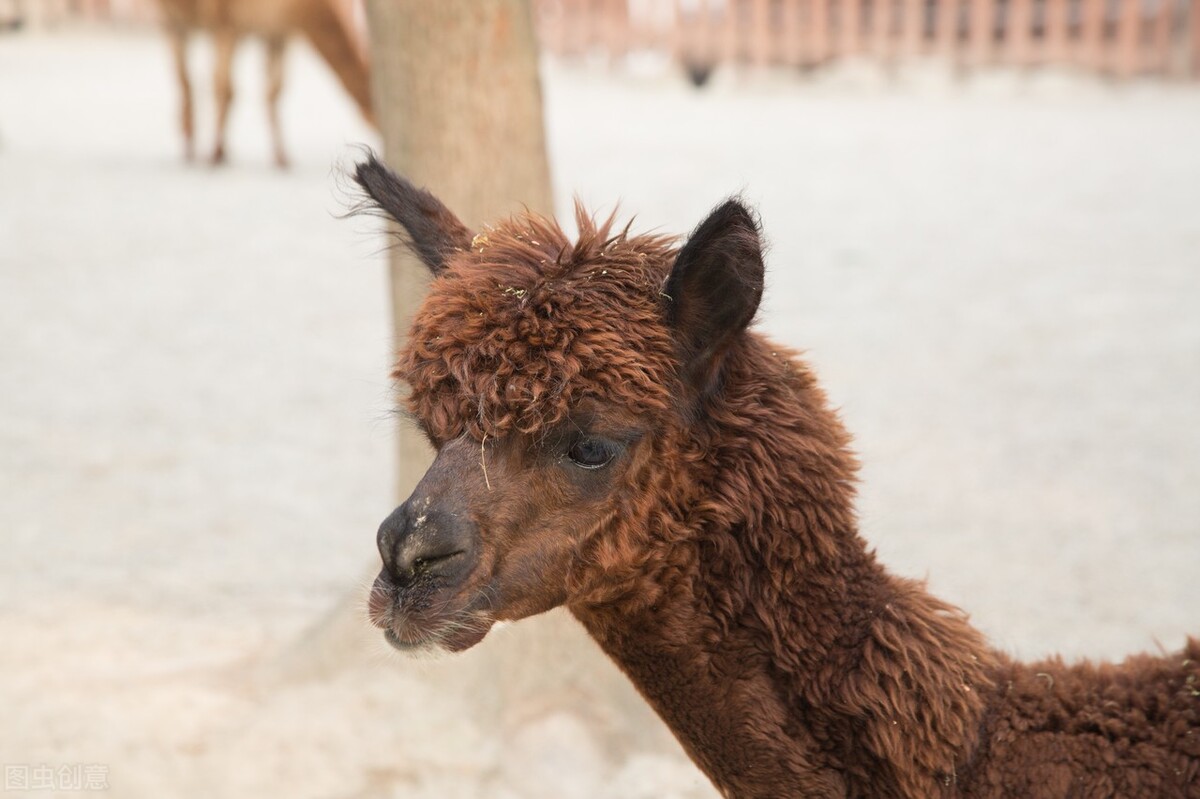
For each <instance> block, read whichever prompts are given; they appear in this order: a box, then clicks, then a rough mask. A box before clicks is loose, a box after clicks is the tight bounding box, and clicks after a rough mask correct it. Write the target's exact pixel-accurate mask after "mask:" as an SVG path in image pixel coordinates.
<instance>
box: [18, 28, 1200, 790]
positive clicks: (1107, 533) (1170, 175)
mask: <svg viewBox="0 0 1200 799" xmlns="http://www.w3.org/2000/svg"><path fill="white" fill-rule="evenodd" d="M197 55H198V60H201V61H202V60H203V56H204V53H203V52H201V53H198V54H197ZM260 62H261V58H260V55H259V54H258V53H257V52H254V51H250V52H246V53H243V54H242V56H241V62H240V65H239V94H240V97H239V102H238V104H237V106H236V110H235V113H234V118H233V124H232V129H231V150H232V158H233V163H232V165H230V166H229V167H227V168H225V169H221V170H218V171H213V170H210V169H208V168H204V167H187V166H184V165H183V164H182V163H181V162H180V159H179V158H178V153H179V149H180V148H179V142H178V138H177V135H176V131H175V128H174V121H175V117H174V109H175V103H176V98H175V93H174V90H175V87H174V85H173V83H172V81H171V76H170V73H169V70H168V69H167V57H166V52H165V46H164V45H163V43H161V42H160V41H159V40H158V38H157V37H155V36H153V35H151V34H150V33H149V32H146V33H122V34H104V35H102V34H100V33H96V32H93V33H68V34H60V35H55V36H47V35H6V36H0V76H3V78H2V79H0V551H2V552H3V555H2V557H0V762H3V763H5V764H10V765H17V766H18V767H23V766H30V767H36V766H39V765H41V764H46V765H49V766H51V767H54V768H57V767H58V766H61V765H68V766H70V765H72V764H77V763H78V764H85V763H87V764H93V763H98V764H103V765H104V766H105V767H106V768H107V769H108V782H109V784H110V788H111V789H110V793H109V795H112V796H120V797H155V798H156V799H157V798H158V797H192V796H195V797H201V796H203V797H211V796H221V797H261V796H288V797H292V798H293V799H295V798H298V797H380V796H398V797H399V796H403V797H435V796H437V797H443V796H450V797H453V796H463V797H474V796H479V797H483V796H487V797H540V796H547V797H549V796H554V797H573V796H578V797H612V799H616V798H617V797H620V798H621V799H632V798H633V797H672V796H675V797H700V796H710V795H711V792H710V789H709V788H707V786H706V784H705V783H704V781H703V779H702V778H700V777H699V776H698V775H697V773H696V772H695V771H694V769H693V768H692V767H691V766H690V764H688V763H687V762H686V761H685V760H683V759H682V756H681V755H680V754H679V753H678V751H677V750H676V749H674V748H673V746H672V745H671V744H670V742H669V741H666V740H665V739H664V737H663V735H662V733H661V731H660V730H658V729H657V728H656V727H654V726H653V725H652V724H650V723H649V721H648V720H647V718H648V716H647V714H646V713H645V711H644V710H642V709H640V708H639V707H638V705H637V702H636V700H634V699H632V698H631V697H630V695H629V694H628V693H627V692H626V693H624V694H622V693H621V691H622V690H624V689H623V688H622V687H621V685H620V680H619V678H618V677H616V676H615V675H613V674H612V673H611V672H603V673H602V676H600V677H596V676H594V675H595V674H597V671H596V670H597V669H599V668H600V667H599V666H596V665H595V664H596V658H597V655H596V654H595V652H594V651H593V650H591V649H588V648H587V647H586V646H582V645H581V646H580V647H579V648H578V651H574V650H573V651H570V652H548V651H540V652H539V651H531V650H534V647H535V646H536V639H530V638H528V637H525V636H528V635H531V634H532V635H536V634H537V633H536V632H535V633H529V632H528V631H529V630H534V631H537V630H539V629H544V628H546V627H550V626H552V625H560V626H569V623H568V622H567V621H566V620H565V619H563V618H561V617H560V618H558V619H553V618H552V619H548V620H546V619H540V620H537V621H531V622H526V623H524V624H522V625H516V626H515V627H512V628H509V629H507V630H504V631H502V632H501V633H500V634H494V635H492V636H489V638H488V640H487V641H486V642H485V643H484V644H482V645H481V646H480V647H477V648H476V650H473V652H471V653H468V654H467V655H465V656H463V657H461V658H458V659H452V660H445V661H437V662H433V663H423V664H413V663H411V662H408V661H404V660H401V659H398V658H393V657H390V656H389V655H387V654H384V648H383V647H382V645H380V644H379V642H378V640H377V637H376V636H375V635H374V634H373V633H372V632H371V631H370V630H369V629H368V628H367V627H366V625H365V624H361V623H358V622H354V623H350V622H348V621H347V619H357V618H358V615H357V614H355V613H354V612H349V613H347V612H345V611H341V610H338V609H337V606H338V603H339V602H350V603H353V602H354V601H355V600H354V599H350V600H347V599H346V597H347V596H348V595H353V593H354V589H355V587H356V586H360V585H361V584H362V583H363V582H364V580H365V579H366V577H367V575H368V574H369V573H370V572H371V571H372V563H373V560H374V529H375V526H376V524H377V523H378V521H379V520H380V519H382V518H383V517H384V516H385V515H386V514H387V512H389V510H390V509H391V507H392V506H393V504H394V499H395V498H394V497H393V496H392V493H391V491H392V485H391V483H392V481H391V471H390V431H391V429H392V424H393V422H392V419H391V418H390V417H389V413H388V409H389V405H390V399H389V391H390V387H389V385H388V381H387V379H386V373H387V369H388V360H389V351H388V350H389V341H388V338H389V326H388V317H387V313H388V309H387V305H386V292H385V284H384V270H383V259H382V257H381V256H380V255H379V254H378V247H379V240H378V239H377V237H376V236H375V232H374V228H373V225H372V224H370V223H368V222H367V221H364V220H351V221H341V220H338V219H337V218H336V214H337V213H339V211H340V210H341V208H342V200H341V199H340V198H339V195H338V194H337V192H336V189H335V183H336V181H335V180H334V179H333V177H331V165H333V164H334V163H335V162H338V161H345V160H347V159H349V158H352V157H353V151H351V150H350V149H349V148H348V147H347V145H348V144H350V143H356V142H364V141H366V142H371V141H372V137H371V135H370V133H369V132H368V131H367V130H366V129H365V128H364V127H363V125H362V124H361V123H360V122H359V121H358V120H357V119H356V117H355V115H354V112H353V111H352V109H351V106H350V105H349V103H348V102H347V101H346V100H345V99H344V98H342V97H341V96H340V94H339V92H338V90H337V88H336V86H335V85H334V84H333V82H332V79H331V78H330V77H329V75H328V74H327V73H326V72H325V71H324V68H323V67H322V66H321V65H319V64H318V63H317V62H316V61H315V60H314V58H313V57H312V56H311V55H310V53H308V52H307V51H304V50H300V49H297V51H296V52H294V53H293V54H292V58H291V66H292V68H291V70H290V72H289V84H290V85H289V88H288V93H287V97H286V100H285V127H286V131H287V138H288V141H289V144H290V148H291V151H292V155H293V159H294V162H295V167H294V169H293V170H292V171H291V172H289V173H279V172H277V171H275V170H274V169H272V168H271V167H270V166H269V158H268V149H267V143H266V142H267V139H266V133H265V130H264V121H263V111H262V107H261V103H260V102H259V101H258V99H257V98H258V97H259V96H260V95H261V87H262V81H261V80H260V76H259V72H260V69H259V64H260ZM545 90H546V111H547V124H548V127H549V130H550V134H551V135H550V139H551V149H552V162H553V168H554V172H555V181H556V188H557V190H558V192H559V204H560V207H566V206H567V204H568V203H569V201H570V197H571V194H572V193H576V192H577V193H578V194H579V195H580V196H581V197H582V198H583V199H584V200H585V201H587V202H588V203H590V204H593V205H594V206H598V207H600V206H602V207H604V208H606V209H607V207H610V206H611V204H612V203H613V202H614V201H615V200H617V199H621V200H622V207H623V209H625V210H626V211H627V212H630V213H636V214H637V215H638V219H639V225H640V226H643V227H652V226H661V227H663V228H665V229H668V230H672V231H679V232H682V231H685V230H687V229H688V228H690V227H691V226H692V225H694V224H695V223H696V222H697V221H699V219H700V218H701V217H702V215H703V214H704V213H705V211H706V210H707V209H708V208H709V207H711V206H712V205H713V204H715V203H716V202H718V201H719V200H720V199H722V198H723V197H724V196H726V195H728V194H730V193H734V192H739V191H740V192H742V193H743V194H744V196H745V197H746V198H747V199H748V200H750V201H752V202H753V203H755V204H756V205H757V206H758V207H759V208H760V210H761V213H762V219H763V223H764V226H765V230H766V233H767V236H768V238H769V239H770V241H771V245H772V246H771V250H770V252H769V255H768V265H769V268H770V270H771V271H770V281H769V286H768V301H767V308H766V312H765V313H764V314H763V316H762V321H761V323H762V325H763V327H764V328H766V329H767V330H769V331H771V332H772V333H773V334H775V335H776V336H778V337H779V338H780V339H783V340H785V341H787V342H788V343H791V344H793V345H796V346H800V347H803V348H806V349H807V350H808V352H809V356H810V357H811V359H812V360H813V361H814V362H815V363H816V364H817V365H818V366H819V369H820V372H821V374H822V375H823V377H824V380H825V383H826V385H827V387H828V388H829V390H830V392H831V394H832V396H833V398H834V400H835V402H837V403H838V404H839V405H840V406H841V407H842V408H843V409H844V414H845V418H846V421H847V423H848V424H849V425H850V427H851V428H852V429H853V430H854V431H855V432H856V433H857V436H858V447H859V450H860V452H861V454H862V457H863V460H864V462H865V468H864V470H863V478H864V479H863V489H862V502H861V509H862V520H863V529H864V532H865V534H866V535H867V536H868V538H869V539H870V540H871V541H872V542H873V543H874V544H875V545H876V546H877V547H878V550H879V552H880V555H881V557H882V558H883V559H884V560H885V561H886V562H888V563H889V564H891V565H892V566H893V567H894V568H895V570H897V571H899V572H902V573H905V574H910V575H915V576H927V577H928V578H929V582H930V585H931V587H932V589H933V590H934V591H936V592H938V593H940V594H942V595H943V596H945V597H947V598H949V599H951V600H952V601H954V602H956V603H958V604H960V605H962V606H963V607H965V608H967V609H968V610H969V611H970V612H971V613H972V614H973V618H974V619H975V621H976V622H977V623H978V624H979V625H980V626H981V627H982V628H983V629H984V630H985V631H986V632H987V633H988V634H989V635H990V636H991V637H992V639H993V641H995V642H996V644H997V645H999V646H1001V647H1003V648H1005V649H1007V650H1008V651H1010V652H1013V653H1016V654H1019V655H1021V656H1026V657H1033V656H1041V655H1045V654H1048V653H1051V652H1055V651H1060V652H1062V653H1064V654H1065V655H1067V656H1070V657H1079V656H1096V657H1119V656H1121V655H1123V654H1126V653H1129V652H1132V651H1136V650H1141V649H1147V648H1156V647H1158V646H1159V645H1160V644H1161V645H1162V646H1164V647H1167V648H1174V647H1177V646H1178V645H1180V643H1181V642H1182V640H1183V638H1184V636H1185V635H1186V634H1188V633H1191V634H1193V635H1195V634H1200V585H1198V578H1197V575H1198V574H1200V490H1198V488H1197V486H1198V485H1200V424H1197V414H1198V413H1200V147H1197V146H1196V142H1198V141H1200V89H1198V88H1197V87H1185V86H1159V85H1132V86H1127V87H1115V88H1114V87H1109V86H1104V85H1100V84H1096V83H1093V82H1091V81H1089V80H1087V79H1080V78H1074V77H1071V76H1064V75H1046V74H1040V75H1036V74H1035V75H1015V74H992V75H986V76H982V77H980V78H977V79H975V80H971V81H968V82H967V83H965V84H955V83H953V82H951V81H950V80H949V79H947V78H946V77H945V76H944V75H943V74H942V73H940V72H939V71H938V70H936V69H933V68H923V69H919V70H910V71H908V72H907V73H905V74H904V75H902V76H901V78H900V80H899V82H898V83H895V84H890V85H889V84H888V83H886V82H884V81H881V80H880V79H879V77H878V76H877V75H874V74H873V73H872V72H871V71H870V70H866V69H850V68H848V69H842V70H839V72H838V73H836V74H833V75H826V76H822V77H820V78H819V79H817V80H815V81H803V80H801V79H800V78H797V77H793V76H787V75H773V76H766V77H762V78H760V79H756V80H737V79H734V78H733V77H732V76H721V75H719V76H718V78H717V80H716V82H715V85H713V86H711V87H710V89H709V90H708V91H706V92H701V93H697V92H695V91H693V90H691V89H690V88H688V87H687V86H685V85H684V84H682V82H680V81H677V80H675V79H673V78H668V77H665V76H658V77H646V76H641V77H637V78H636V79H629V78H619V77H610V76H602V75H600V74H598V73H591V72H587V71H585V70H581V69H568V68H563V67H561V66H559V67H550V68H548V70H547V74H546V83H545ZM200 91H201V99H202V102H205V101H206V100H207V80H206V79H205V80H204V81H203V85H202V86H201V89H200ZM202 110H203V111H204V113H202V116H201V125H200V129H201V131H202V132H203V133H205V134H207V133H208V125H207V119H208V114H207V111H208V106H207V103H206V102H205V104H204V108H203V109H202ZM205 139H207V136H206V137H205ZM323 617H324V618H328V619H331V621H329V622H328V623H325V624H323V625H322V624H321V623H320V620H321V619H322V618H323ZM538 625H543V627H541V628H539V627H538ZM530 640H534V641H535V644H530V643H529V641H530ZM481 650H483V651H485V654H483V655H480V654H478V653H479V652H480V651H481ZM505 651H507V655H503V653H504V652H505ZM489 652H490V656H491V659H490V660H489V659H488V657H489V654H488V653H489ZM364 653H365V654H364ZM496 653H501V655H497V654H496ZM504 657H507V658H508V660H504V659H503V658H504ZM497 658H499V661H500V662H503V663H507V664H509V665H511V668H505V669H503V670H499V671H498V670H497V669H496V668H495V667H494V664H495V663H496V662H497ZM542 660H546V661H551V663H550V666H549V667H548V668H547V669H544V670H542V671H539V670H537V669H536V668H534V667H532V666H530V665H529V664H531V663H536V662H539V661H542ZM576 661H578V662H576ZM489 664H492V665H489ZM547 673H550V674H559V675H560V676H559V677H558V678H553V679H552V678H547V677H546V676H545V675H546V674H547ZM531 675H532V676H531ZM572 675H583V676H578V677H573V676H572ZM572 679H574V680H575V682H576V683H587V684H575V683H572ZM589 691H591V692H592V695H596V694H597V692H599V693H602V694H603V696H604V697H606V698H607V697H612V699H611V702H612V703H613V704H614V707H612V708H606V707H593V708H590V709H588V710H586V711H576V710H570V711H563V710H561V708H562V707H563V704H562V702H560V700H561V699H562V697H564V696H568V695H570V696H579V695H587V694H588V692H589ZM516 701H519V702H521V703H523V704H521V706H520V707H518V708H517V709H516V710H514V709H513V707H512V706H511V704H512V703H513V702H516ZM506 703H509V705H510V706H508V707H506ZM599 704H604V703H599ZM596 730H600V731H601V732H596ZM19 794H20V792H19V791H18V792H15V793H14V795H19ZM51 794H52V792H50V791H36V792H32V793H31V795H36V796H48V795H51ZM71 795H78V794H71Z"/></svg>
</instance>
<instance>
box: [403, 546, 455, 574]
mask: <svg viewBox="0 0 1200 799" xmlns="http://www.w3.org/2000/svg"><path fill="white" fill-rule="evenodd" d="M463 554H465V552H464V550H461V549H456V550H455V551H453V552H447V553H445V554H442V555H420V556H418V557H416V558H413V562H412V573H413V576H414V577H416V576H419V575H422V574H428V573H430V572H432V571H434V570H436V569H437V568H438V567H439V566H443V565H448V564H449V563H450V561H452V560H454V559H455V558H457V557H458V556H459V555H463Z"/></svg>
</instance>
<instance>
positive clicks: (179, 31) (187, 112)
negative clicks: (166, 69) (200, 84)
mask: <svg viewBox="0 0 1200 799" xmlns="http://www.w3.org/2000/svg"><path fill="white" fill-rule="evenodd" d="M167 35H168V37H169V38H170V40H171V54H172V55H173V56H174V59H175V77H176V78H177V79H178V80H179V104H180V126H181V128H182V130H183V157H184V158H186V159H187V160H188V161H191V160H192V159H193V158H195V157H196V137H195V126H194V122H193V118H192V82H191V80H189V79H188V69H187V31H186V30H184V29H183V28H171V29H170V30H169V31H168V32H167Z"/></svg>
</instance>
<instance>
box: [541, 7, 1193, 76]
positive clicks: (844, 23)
mask: <svg viewBox="0 0 1200 799" xmlns="http://www.w3.org/2000/svg"><path fill="white" fill-rule="evenodd" d="M535 7H536V9H537V14H538V28H539V30H540V32H541V38H542V42H543V46H544V47H546V48H547V49H548V50H549V51H550V52H552V53H555V54H557V55H560V56H567V57H570V56H580V55H586V54H604V55H608V56H610V57H620V56H622V55H624V54H626V53H628V52H630V51H631V50H649V51H660V52H666V53H670V54H671V56H672V57H673V58H674V59H676V60H677V61H680V62H682V63H683V64H685V65H686V66H688V67H689V68H692V69H694V70H697V71H700V72H703V71H704V70H706V69H709V68H711V67H713V66H717V65H720V64H728V63H734V64H745V65H751V66H758V67H765V66H796V67H815V66H819V65H822V64H826V63H829V62H831V61H835V60H837V59H840V58H845V57H848V56H854V57H867V58H873V59H879V60H883V61H885V62H888V63H895V62H897V61H899V60H902V59H911V58H913V57H918V56H936V57H941V58H944V59H948V60H950V61H952V62H953V63H955V64H956V65H958V66H963V67H976V66H984V65H990V64H1000V65H1009V66H1020V67H1026V66H1037V65H1043V64H1062V65H1071V66H1075V67H1080V68H1084V69H1088V70H1094V71H1097V72H1101V73H1104V74H1108V75H1113V76H1117V77H1131V76H1134V75H1142V74H1156V75H1172V76H1187V75H1190V76H1192V77H1200V0H643V2H637V0H537V2H536V4H535Z"/></svg>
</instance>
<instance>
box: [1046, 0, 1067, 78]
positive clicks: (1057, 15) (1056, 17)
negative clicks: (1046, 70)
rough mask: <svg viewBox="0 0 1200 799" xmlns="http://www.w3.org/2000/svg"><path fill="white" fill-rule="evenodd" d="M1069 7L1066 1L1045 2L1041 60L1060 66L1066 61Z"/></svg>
mask: <svg viewBox="0 0 1200 799" xmlns="http://www.w3.org/2000/svg"><path fill="white" fill-rule="evenodd" d="M1069 11H1070V6H1069V5H1068V2H1067V0H1046V4H1045V6H1044V12H1043V13H1044V14H1045V17H1044V19H1045V27H1044V30H1045V32H1046V33H1045V39H1044V41H1043V43H1042V60H1043V61H1047V62H1050V63H1054V64H1061V63H1063V62H1064V61H1066V60H1067V15H1068V12H1069Z"/></svg>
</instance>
